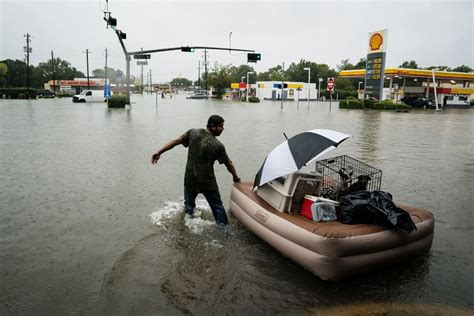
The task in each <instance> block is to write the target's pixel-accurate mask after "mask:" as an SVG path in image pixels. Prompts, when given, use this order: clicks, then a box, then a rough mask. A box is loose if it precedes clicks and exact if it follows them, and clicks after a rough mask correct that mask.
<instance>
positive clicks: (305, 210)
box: [300, 194, 317, 220]
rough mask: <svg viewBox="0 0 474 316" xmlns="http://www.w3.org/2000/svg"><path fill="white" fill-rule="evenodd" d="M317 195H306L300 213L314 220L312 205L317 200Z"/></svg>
mask: <svg viewBox="0 0 474 316" xmlns="http://www.w3.org/2000/svg"><path fill="white" fill-rule="evenodd" d="M316 199H317V198H316V197H315V196H312V195H307V194H306V195H305V196H304V200H303V205H302V206H301V211H300V215H302V216H304V217H307V218H309V219H310V220H313V213H312V212H311V205H313V203H314V202H315V201H316Z"/></svg>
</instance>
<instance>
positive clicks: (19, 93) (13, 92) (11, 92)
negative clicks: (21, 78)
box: [0, 87, 37, 99]
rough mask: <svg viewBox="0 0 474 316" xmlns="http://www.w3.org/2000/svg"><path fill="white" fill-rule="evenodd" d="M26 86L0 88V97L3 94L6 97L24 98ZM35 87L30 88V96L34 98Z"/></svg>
mask: <svg viewBox="0 0 474 316" xmlns="http://www.w3.org/2000/svg"><path fill="white" fill-rule="evenodd" d="M26 90H27V89H26V88H23V87H22V88H0V98H1V97H3V96H4V95H5V96H6V98H7V99H25V98H26ZM36 91H37V90H36V89H32V88H30V98H33V99H34V98H36Z"/></svg>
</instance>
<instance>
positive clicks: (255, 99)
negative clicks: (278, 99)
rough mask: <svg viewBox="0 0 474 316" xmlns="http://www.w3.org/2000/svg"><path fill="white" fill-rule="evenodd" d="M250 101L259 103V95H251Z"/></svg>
mask: <svg viewBox="0 0 474 316" xmlns="http://www.w3.org/2000/svg"><path fill="white" fill-rule="evenodd" d="M249 102H250V103H259V102H260V99H259V98H258V97H249Z"/></svg>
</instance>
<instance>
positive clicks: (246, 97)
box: [245, 71, 253, 101]
mask: <svg viewBox="0 0 474 316" xmlns="http://www.w3.org/2000/svg"><path fill="white" fill-rule="evenodd" d="M251 74H252V75H253V71H249V72H247V86H246V90H247V93H246V96H245V101H248V99H249V75H251Z"/></svg>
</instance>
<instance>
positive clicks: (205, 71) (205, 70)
mask: <svg viewBox="0 0 474 316" xmlns="http://www.w3.org/2000/svg"><path fill="white" fill-rule="evenodd" d="M204 80H206V94H207V49H205V50H204Z"/></svg>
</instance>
